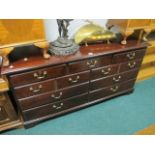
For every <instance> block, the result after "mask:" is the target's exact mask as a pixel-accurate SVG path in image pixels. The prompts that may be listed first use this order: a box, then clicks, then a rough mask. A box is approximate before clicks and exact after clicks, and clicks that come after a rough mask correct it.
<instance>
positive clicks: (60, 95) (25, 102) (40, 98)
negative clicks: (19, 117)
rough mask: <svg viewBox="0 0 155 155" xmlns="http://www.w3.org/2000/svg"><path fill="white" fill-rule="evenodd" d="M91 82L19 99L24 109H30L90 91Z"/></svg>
mask: <svg viewBox="0 0 155 155" xmlns="http://www.w3.org/2000/svg"><path fill="white" fill-rule="evenodd" d="M88 88H89V83H85V84H82V85H79V86H76V87H72V88H69V89H63V90H60V91H56V92H48V93H46V94H42V95H36V96H34V97H29V98H26V99H21V100H19V105H20V107H21V109H22V110H28V109H31V108H36V107H39V106H43V105H45V104H48V103H52V102H57V101H59V100H62V99H66V98H69V97H72V96H77V95H80V94H84V93H87V92H88Z"/></svg>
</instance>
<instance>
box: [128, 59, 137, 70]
mask: <svg viewBox="0 0 155 155" xmlns="http://www.w3.org/2000/svg"><path fill="white" fill-rule="evenodd" d="M135 66H136V62H135V61H134V62H129V63H128V67H129V68H130V69H132V68H134V67H135Z"/></svg>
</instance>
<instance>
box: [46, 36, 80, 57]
mask: <svg viewBox="0 0 155 155" xmlns="http://www.w3.org/2000/svg"><path fill="white" fill-rule="evenodd" d="M78 50H79V46H78V45H77V44H76V43H74V42H73V41H72V40H69V39H67V38H61V37H58V39H57V40H55V41H54V42H51V43H50V47H49V51H50V53H51V54H53V55H57V56H65V55H70V54H74V53H76V52H77V51H78Z"/></svg>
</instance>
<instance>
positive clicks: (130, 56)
mask: <svg viewBox="0 0 155 155" xmlns="http://www.w3.org/2000/svg"><path fill="white" fill-rule="evenodd" d="M126 56H127V58H128V59H130V60H132V59H134V58H135V56H136V53H135V52H132V53H128V54H127V55H126Z"/></svg>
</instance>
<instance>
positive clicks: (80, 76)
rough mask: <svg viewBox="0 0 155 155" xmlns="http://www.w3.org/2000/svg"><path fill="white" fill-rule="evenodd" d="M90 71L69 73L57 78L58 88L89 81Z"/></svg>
mask: <svg viewBox="0 0 155 155" xmlns="http://www.w3.org/2000/svg"><path fill="white" fill-rule="evenodd" d="M89 76H90V71H85V72H81V73H77V74H72V75H67V76H65V77H62V78H58V79H57V88H58V89H61V88H65V87H70V86H74V85H77V84H80V83H85V82H88V81H89Z"/></svg>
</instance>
